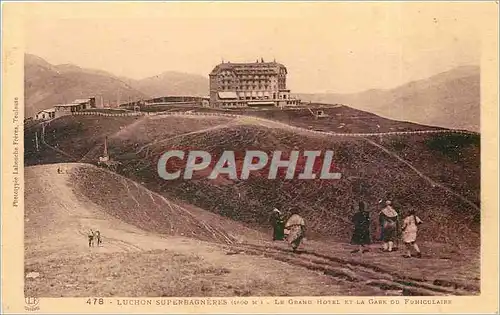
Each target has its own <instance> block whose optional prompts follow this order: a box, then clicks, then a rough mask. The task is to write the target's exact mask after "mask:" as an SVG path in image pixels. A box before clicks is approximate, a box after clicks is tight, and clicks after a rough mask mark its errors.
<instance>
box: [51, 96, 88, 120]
mask: <svg viewBox="0 0 500 315" xmlns="http://www.w3.org/2000/svg"><path fill="white" fill-rule="evenodd" d="M91 108H96V105H95V97H90V98H83V99H76V100H74V101H73V102H71V103H69V104H58V105H55V106H54V109H55V117H61V116H66V115H71V114H72V113H74V112H79V111H82V110H84V109H91Z"/></svg>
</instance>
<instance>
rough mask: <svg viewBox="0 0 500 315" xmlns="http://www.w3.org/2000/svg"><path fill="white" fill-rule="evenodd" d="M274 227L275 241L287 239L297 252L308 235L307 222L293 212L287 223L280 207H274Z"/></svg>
mask: <svg viewBox="0 0 500 315" xmlns="http://www.w3.org/2000/svg"><path fill="white" fill-rule="evenodd" d="M271 220H272V224H273V227H274V231H273V241H282V240H285V238H286V240H287V241H288V242H289V243H290V245H291V246H292V250H293V251H294V252H295V251H297V248H298V247H299V246H300V243H301V242H302V240H303V239H304V238H305V237H306V223H305V221H304V218H302V217H301V216H300V215H299V214H298V213H296V212H295V213H293V214H292V215H291V216H290V218H288V220H287V221H286V223H285V219H284V215H283V213H281V211H279V210H278V209H276V208H274V209H273V211H272V216H271Z"/></svg>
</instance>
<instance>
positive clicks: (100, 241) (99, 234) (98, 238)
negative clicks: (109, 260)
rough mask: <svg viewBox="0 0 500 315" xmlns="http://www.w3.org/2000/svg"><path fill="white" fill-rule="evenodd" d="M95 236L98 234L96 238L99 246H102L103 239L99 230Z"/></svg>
mask: <svg viewBox="0 0 500 315" xmlns="http://www.w3.org/2000/svg"><path fill="white" fill-rule="evenodd" d="M95 234H96V238H97V246H98V247H99V246H101V244H102V239H101V232H99V230H97V231H95Z"/></svg>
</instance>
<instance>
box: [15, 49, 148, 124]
mask: <svg viewBox="0 0 500 315" xmlns="http://www.w3.org/2000/svg"><path fill="white" fill-rule="evenodd" d="M24 84H25V87H24V90H25V109H26V112H25V116H26V117H29V116H33V115H35V114H36V113H37V112H38V111H40V110H43V109H46V108H50V107H52V106H54V105H56V104H61V103H69V102H71V101H73V100H75V99H78V98H87V97H96V103H97V105H98V106H100V100H101V97H102V98H103V101H104V104H106V103H108V102H109V103H111V104H115V103H116V102H117V100H118V98H120V99H121V101H125V100H127V99H128V98H129V97H130V98H132V99H138V98H148V95H146V94H144V93H142V92H140V91H138V90H137V89H135V88H133V87H132V86H130V85H129V84H128V83H126V82H124V81H123V80H121V79H120V78H118V77H116V76H114V75H112V74H110V73H107V72H105V71H101V70H93V69H83V68H80V67H78V66H75V65H71V64H64V65H52V64H50V63H48V62H47V61H45V60H44V59H42V58H40V57H38V56H35V55H30V54H25V59H24Z"/></svg>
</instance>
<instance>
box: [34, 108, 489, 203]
mask: <svg viewBox="0 0 500 315" xmlns="http://www.w3.org/2000/svg"><path fill="white" fill-rule="evenodd" d="M74 114H75V115H82V114H83V115H98V116H107V117H121V116H127V115H133V116H144V118H146V117H155V118H161V117H172V116H175V117H183V118H200V119H203V118H214V117H225V118H229V119H230V120H229V121H228V122H226V123H223V124H219V125H215V126H211V127H208V128H203V129H200V130H195V131H190V132H184V133H181V134H177V135H173V136H171V137H167V138H166V139H161V140H158V141H154V142H150V143H147V144H145V145H143V146H141V147H140V148H138V149H136V151H135V154H136V155H137V154H140V153H141V152H142V151H144V150H146V149H148V148H149V147H151V146H153V145H157V144H159V143H162V142H166V141H171V140H175V139H178V138H182V137H186V136H189V135H195V134H202V133H204V132H210V131H215V130H218V129H222V128H226V127H230V126H236V125H238V124H253V125H260V126H263V127H266V128H281V129H284V130H290V131H294V132H297V133H302V134H311V135H317V136H323V137H341V138H361V139H362V140H364V141H366V142H368V143H369V144H370V145H372V146H375V147H377V148H378V149H380V150H382V151H383V152H385V153H387V154H389V155H390V156H392V157H394V158H395V159H397V160H398V161H399V162H401V163H403V164H404V165H405V166H407V167H408V168H409V169H411V170H412V172H414V173H415V174H417V175H418V176H419V177H420V178H422V179H423V180H425V181H426V182H427V183H429V185H430V186H432V187H433V188H438V189H442V190H444V191H446V192H447V193H449V194H451V195H453V196H454V197H456V198H458V199H459V200H460V201H461V202H463V203H465V204H467V205H468V206H470V208H471V209H473V210H476V211H478V210H479V209H480V207H479V206H478V205H477V204H475V203H474V202H472V201H470V200H469V199H467V198H466V197H465V196H463V195H461V194H459V193H457V192H455V191H453V190H452V189H450V188H449V187H447V186H445V185H444V184H442V183H439V182H437V181H436V180H434V179H432V178H431V177H429V176H427V175H425V173H424V172H423V171H422V170H419V169H417V168H416V167H415V166H414V165H412V164H411V163H410V162H409V161H406V160H405V159H403V158H401V157H400V156H398V155H397V154H396V153H394V152H391V151H390V150H388V149H387V148H385V147H383V146H382V145H380V144H378V143H376V142H375V141H373V140H371V139H370V137H379V138H381V137H392V136H408V135H410V136H411V135H424V134H447V133H452V134H467V135H478V133H476V132H471V131H465V130H454V129H436V130H417V131H395V132H378V133H335V132H327V131H317V130H311V129H307V128H302V127H298V126H293V125H290V124H286V123H283V122H279V121H276V120H271V119H265V118H260V117H256V116H250V115H237V114H227V113H207V112H170V111H165V112H149V113H147V112H133V113H119V114H113V113H102V112H83V113H79V112H76V113H74ZM135 123H137V122H135ZM43 126H45V124H44V125H43ZM120 132H122V131H120ZM44 133H45V127H43V128H42V135H41V136H42V138H41V139H42V143H43V144H44V145H46V146H47V147H49V148H50V149H52V150H54V151H56V152H58V153H60V154H63V155H64V156H66V157H69V158H71V159H72V160H73V161H79V162H85V159H86V158H87V156H89V155H91V154H93V153H94V152H95V150H97V149H98V148H100V147H99V146H98V147H94V148H93V149H91V150H90V151H89V152H88V153H87V154H85V156H83V157H82V158H81V159H78V158H75V157H73V156H72V155H71V154H70V153H68V152H64V151H62V150H60V149H58V148H55V147H53V146H51V145H50V144H48V143H46V142H45V140H44ZM148 166H149V165H148V164H146V165H144V166H143V168H145V167H148Z"/></svg>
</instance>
